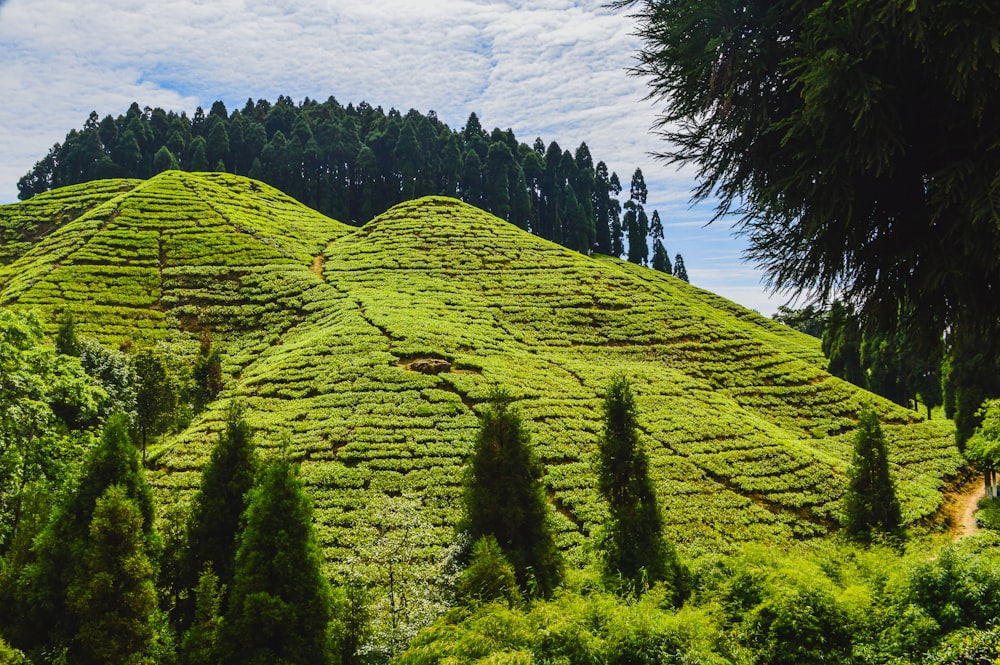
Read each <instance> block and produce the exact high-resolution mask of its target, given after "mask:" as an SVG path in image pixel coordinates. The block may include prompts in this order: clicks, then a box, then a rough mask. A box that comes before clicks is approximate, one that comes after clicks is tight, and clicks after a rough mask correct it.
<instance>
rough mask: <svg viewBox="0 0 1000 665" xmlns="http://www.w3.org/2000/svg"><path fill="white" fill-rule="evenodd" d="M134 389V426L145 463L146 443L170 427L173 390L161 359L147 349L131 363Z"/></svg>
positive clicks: (175, 394)
mask: <svg viewBox="0 0 1000 665" xmlns="http://www.w3.org/2000/svg"><path fill="white" fill-rule="evenodd" d="M132 366H133V368H134V369H135V373H136V380H137V382H138V389H137V390H136V395H135V410H136V418H135V425H136V429H137V430H138V434H139V441H140V443H141V445H142V461H143V463H145V462H146V441H147V439H148V438H149V437H152V436H155V435H157V434H161V433H163V432H165V431H166V430H167V429H168V428H169V427H170V426H171V425H172V424H173V416H174V409H175V408H176V407H177V390H176V388H175V386H174V381H173V377H172V376H171V371H170V368H169V367H168V366H167V362H166V360H165V359H164V357H163V355H162V354H160V353H159V352H158V351H157V350H156V349H153V348H151V347H147V348H143V349H140V350H139V352H138V353H136V355H135V358H133V360H132Z"/></svg>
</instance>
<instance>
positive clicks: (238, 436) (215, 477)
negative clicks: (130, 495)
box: [177, 405, 257, 630]
mask: <svg viewBox="0 0 1000 665" xmlns="http://www.w3.org/2000/svg"><path fill="white" fill-rule="evenodd" d="M256 473H257V456H256V453H255V451H254V444H253V437H252V432H251V430H250V426H249V425H248V424H247V422H246V420H245V419H244V418H243V412H242V410H241V409H240V407H239V406H238V405H233V406H232V407H230V410H229V414H228V416H227V417H226V429H225V430H224V431H223V432H222V433H221V434H220V435H219V440H218V442H217V443H216V445H215V447H214V448H213V449H212V455H211V457H210V458H209V461H208V464H206V465H205V467H204V469H203V470H202V472H201V487H200V489H199V490H198V493H197V494H196V495H195V497H194V500H193V503H192V506H191V515H190V518H189V520H188V529H187V548H186V550H185V551H184V553H183V557H182V559H181V562H180V565H179V568H180V571H179V576H180V580H178V584H177V585H178V587H179V589H178V590H179V591H181V590H184V589H191V588H192V587H193V586H194V585H195V584H197V582H198V577H199V575H201V573H202V572H203V571H204V570H205V567H206V566H208V567H211V569H212V570H213V571H214V574H215V575H216V577H217V578H218V581H219V584H221V585H223V586H225V587H228V588H232V586H233V567H234V565H235V560H236V547H237V533H238V531H239V525H240V516H241V515H242V514H243V513H244V512H245V511H246V508H247V500H248V493H249V492H250V490H251V488H252V487H253V483H254V478H255V476H256ZM192 605H193V604H192V603H191V601H190V600H188V602H181V603H180V606H179V614H180V620H179V624H180V626H181V628H182V630H183V629H184V628H186V627H187V626H188V625H189V623H190V621H191V614H192V610H193V607H192Z"/></svg>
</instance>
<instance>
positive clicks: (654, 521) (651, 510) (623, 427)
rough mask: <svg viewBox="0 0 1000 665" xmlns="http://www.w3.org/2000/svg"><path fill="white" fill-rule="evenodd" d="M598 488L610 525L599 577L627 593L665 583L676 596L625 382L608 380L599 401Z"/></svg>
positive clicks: (672, 560)
mask: <svg viewBox="0 0 1000 665" xmlns="http://www.w3.org/2000/svg"><path fill="white" fill-rule="evenodd" d="M597 466H598V468H597V477H598V486H599V488H600V490H601V494H602V495H603V496H604V498H605V500H606V501H607V502H608V506H609V508H610V510H611V520H610V522H609V523H608V530H607V533H606V534H605V537H604V543H603V546H604V573H605V578H606V579H607V580H609V581H613V582H615V583H619V584H621V585H622V591H624V592H626V593H635V594H638V593H641V592H642V589H643V587H644V586H647V585H650V586H651V585H652V584H654V583H656V582H661V581H663V582H666V583H667V584H669V585H670V586H671V588H672V589H673V590H674V591H675V592H676V591H677V589H678V581H677V579H676V577H677V576H676V567H677V564H676V555H675V554H674V552H673V548H671V547H669V546H668V545H667V543H666V541H664V539H663V535H662V528H663V520H662V518H661V517H660V511H659V507H658V506H657V502H656V493H655V491H654V489H653V483H652V481H651V480H650V478H649V462H648V459H647V457H646V451H645V450H644V449H643V447H642V443H641V442H640V440H639V427H638V423H637V421H636V406H635V398H634V397H633V396H632V388H631V386H630V384H629V381H628V379H627V378H626V377H624V376H621V377H617V378H615V379H613V380H612V381H611V383H610V385H609V386H608V389H607V393H606V395H605V397H604V431H603V433H602V435H601V441H600V447H599V449H598V465H597Z"/></svg>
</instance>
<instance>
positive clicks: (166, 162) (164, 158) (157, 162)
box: [153, 145, 180, 173]
mask: <svg viewBox="0 0 1000 665" xmlns="http://www.w3.org/2000/svg"><path fill="white" fill-rule="evenodd" d="M179 168H180V164H178V162H177V157H176V156H174V153H173V152H171V151H170V148H168V147H167V146H165V145H163V146H160V149H159V150H157V151H156V154H155V155H153V173H162V172H163V171H168V170H170V169H179Z"/></svg>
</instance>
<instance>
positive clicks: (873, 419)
mask: <svg viewBox="0 0 1000 665" xmlns="http://www.w3.org/2000/svg"><path fill="white" fill-rule="evenodd" d="M848 476H849V481H848V486H847V492H846V493H845V494H844V528H845V529H846V530H847V533H848V535H850V536H851V537H853V538H857V539H858V540H861V541H863V542H867V541H870V540H871V539H872V537H873V536H874V535H875V533H882V534H885V535H887V536H897V535H899V532H900V528H901V526H902V521H903V520H902V515H901V511H900V505H899V499H898V498H897V497H896V484H895V482H894V481H893V479H892V477H891V476H890V474H889V455H888V448H887V443H886V440H885V435H884V433H883V432H882V426H881V425H880V424H879V419H878V414H876V413H875V411H874V410H873V409H871V408H870V407H866V408H864V409H862V410H861V412H860V413H859V414H858V431H857V434H856V435H855V439H854V457H853V459H852V462H851V468H850V471H849V473H848Z"/></svg>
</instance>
